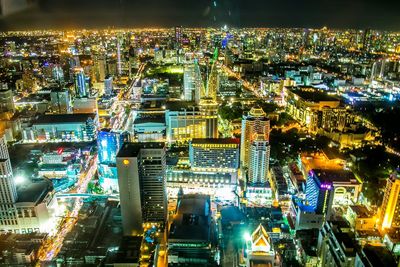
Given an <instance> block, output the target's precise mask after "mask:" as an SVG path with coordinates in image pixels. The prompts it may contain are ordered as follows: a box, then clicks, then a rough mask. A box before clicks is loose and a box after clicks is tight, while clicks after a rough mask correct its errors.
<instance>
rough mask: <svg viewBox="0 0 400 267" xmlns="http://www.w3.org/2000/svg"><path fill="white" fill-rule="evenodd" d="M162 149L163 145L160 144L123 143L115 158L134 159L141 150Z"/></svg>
mask: <svg viewBox="0 0 400 267" xmlns="http://www.w3.org/2000/svg"><path fill="white" fill-rule="evenodd" d="M164 147H165V144H164V143H162V142H145V143H124V144H123V145H122V147H121V149H120V150H119V152H118V154H117V157H118V158H126V157H136V156H137V155H138V154H139V151H140V150H141V149H143V148H145V149H151V148H154V149H160V148H164Z"/></svg>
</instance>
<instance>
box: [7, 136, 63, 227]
mask: <svg viewBox="0 0 400 267" xmlns="http://www.w3.org/2000/svg"><path fill="white" fill-rule="evenodd" d="M0 157H1V158H0V213H1V217H0V232H2V231H4V232H14V233H22V234H24V233H31V232H43V233H47V232H50V231H52V230H53V226H54V224H55V214H56V213H55V211H56V210H57V208H58V205H57V200H56V199H55V197H54V190H53V187H52V184H51V182H49V181H46V180H45V181H41V182H31V181H30V180H28V178H25V177H22V176H14V175H13V172H12V168H11V162H10V158H9V155H8V149H7V145H6V144H5V140H4V138H1V140H0Z"/></svg>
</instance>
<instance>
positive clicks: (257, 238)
mask: <svg viewBox="0 0 400 267" xmlns="http://www.w3.org/2000/svg"><path fill="white" fill-rule="evenodd" d="M245 238H246V243H245V253H244V258H245V259H244V260H245V261H246V267H251V266H271V267H276V266H281V264H280V261H279V259H278V258H277V257H276V255H275V250H274V245H273V243H272V240H271V238H270V236H269V235H268V233H267V231H266V230H265V228H264V226H262V224H260V225H259V226H258V227H257V228H256V229H255V230H254V232H253V233H252V234H251V235H248V236H245Z"/></svg>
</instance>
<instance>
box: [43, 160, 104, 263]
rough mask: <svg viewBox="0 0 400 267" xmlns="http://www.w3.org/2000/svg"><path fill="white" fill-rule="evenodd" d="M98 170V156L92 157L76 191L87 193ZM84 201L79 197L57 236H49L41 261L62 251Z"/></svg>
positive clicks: (50, 258) (49, 258) (52, 257)
mask: <svg viewBox="0 0 400 267" xmlns="http://www.w3.org/2000/svg"><path fill="white" fill-rule="evenodd" d="M96 170H97V156H94V157H92V158H91V159H90V163H89V167H88V168H87V169H86V170H85V171H83V172H82V173H81V175H80V177H79V179H78V182H77V186H76V187H75V189H74V191H75V192H76V193H78V194H83V193H86V191H87V187H88V185H89V182H90V181H91V180H92V179H93V177H94V175H95V173H96ZM82 205H83V201H82V199H80V198H78V199H76V200H75V202H74V204H73V208H72V210H71V211H70V212H69V213H68V214H67V216H66V217H65V219H64V220H63V221H62V222H61V224H60V226H59V228H58V232H57V233H56V235H55V236H49V237H48V239H47V240H46V241H45V243H44V245H43V246H42V247H41V248H40V249H39V252H38V258H39V262H43V261H51V260H53V259H54V258H55V257H56V256H57V254H58V253H59V252H60V250H61V247H62V245H63V242H64V239H65V237H66V235H67V234H68V233H69V232H70V231H71V230H72V229H73V227H74V226H75V224H76V223H77V221H78V214H79V211H80V209H81V208H82Z"/></svg>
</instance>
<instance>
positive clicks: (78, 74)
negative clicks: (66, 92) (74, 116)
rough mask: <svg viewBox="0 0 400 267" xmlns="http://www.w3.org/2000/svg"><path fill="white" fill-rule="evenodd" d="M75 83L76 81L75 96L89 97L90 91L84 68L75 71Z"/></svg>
mask: <svg viewBox="0 0 400 267" xmlns="http://www.w3.org/2000/svg"><path fill="white" fill-rule="evenodd" d="M74 81H75V96H76V97H87V96H88V89H89V88H88V82H87V79H86V77H85V73H84V72H83V69H82V68H75V69H74Z"/></svg>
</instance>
